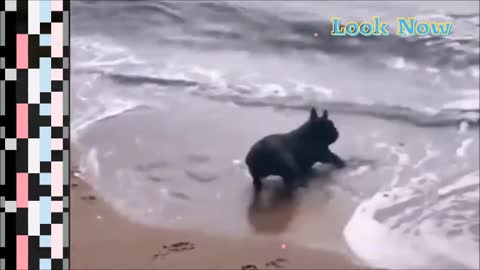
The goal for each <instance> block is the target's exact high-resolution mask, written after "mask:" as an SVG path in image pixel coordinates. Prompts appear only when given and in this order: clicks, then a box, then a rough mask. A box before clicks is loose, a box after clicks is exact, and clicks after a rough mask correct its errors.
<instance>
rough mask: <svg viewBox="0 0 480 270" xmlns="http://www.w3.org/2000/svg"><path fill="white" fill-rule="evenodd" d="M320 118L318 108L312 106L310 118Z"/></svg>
mask: <svg viewBox="0 0 480 270" xmlns="http://www.w3.org/2000/svg"><path fill="white" fill-rule="evenodd" d="M317 118H318V114H317V110H316V109H315V108H314V107H312V109H310V120H315V119H317Z"/></svg>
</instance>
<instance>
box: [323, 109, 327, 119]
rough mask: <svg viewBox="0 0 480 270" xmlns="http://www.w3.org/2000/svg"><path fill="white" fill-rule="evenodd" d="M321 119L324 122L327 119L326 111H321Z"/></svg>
mask: <svg viewBox="0 0 480 270" xmlns="http://www.w3.org/2000/svg"><path fill="white" fill-rule="evenodd" d="M322 119H324V120H327V119H328V111H327V110H323V114H322Z"/></svg>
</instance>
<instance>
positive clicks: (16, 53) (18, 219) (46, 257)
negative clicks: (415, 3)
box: [0, 0, 70, 269]
mask: <svg viewBox="0 0 480 270" xmlns="http://www.w3.org/2000/svg"><path fill="white" fill-rule="evenodd" d="M69 10H70V1H69V0H29V1H27V0H0V20H1V29H0V31H1V37H0V38H1V40H0V53H1V55H0V64H1V69H2V72H0V73H1V78H0V79H1V82H0V84H1V86H0V117H1V119H0V166H1V167H0V181H1V182H0V190H1V191H0V209H1V213H0V222H1V224H0V257H1V258H0V269H68V268H69V258H70V248H69V174H68V173H69V125H70V117H69V114H70V108H69V80H70V79H69V74H70V73H69V65H70V58H69V57H70V55H69V52H70V47H69V38H70V36H69V35H70V33H69V25H70V12H69Z"/></svg>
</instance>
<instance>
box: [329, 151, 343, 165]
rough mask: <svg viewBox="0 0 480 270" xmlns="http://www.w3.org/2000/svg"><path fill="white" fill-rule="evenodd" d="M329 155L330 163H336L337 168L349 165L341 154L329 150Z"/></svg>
mask: <svg viewBox="0 0 480 270" xmlns="http://www.w3.org/2000/svg"><path fill="white" fill-rule="evenodd" d="M328 156H329V161H330V163H332V164H333V165H335V167H337V168H344V167H346V166H347V164H346V163H345V161H343V159H342V158H340V157H339V156H337V155H336V154H335V153H333V152H332V151H328Z"/></svg>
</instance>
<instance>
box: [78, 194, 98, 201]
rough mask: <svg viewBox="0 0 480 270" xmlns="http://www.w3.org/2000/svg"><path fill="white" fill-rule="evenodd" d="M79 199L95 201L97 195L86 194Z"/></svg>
mask: <svg viewBox="0 0 480 270" xmlns="http://www.w3.org/2000/svg"><path fill="white" fill-rule="evenodd" d="M80 199H81V200H83V201H95V200H96V199H97V197H95V195H87V196H81V197H80Z"/></svg>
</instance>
